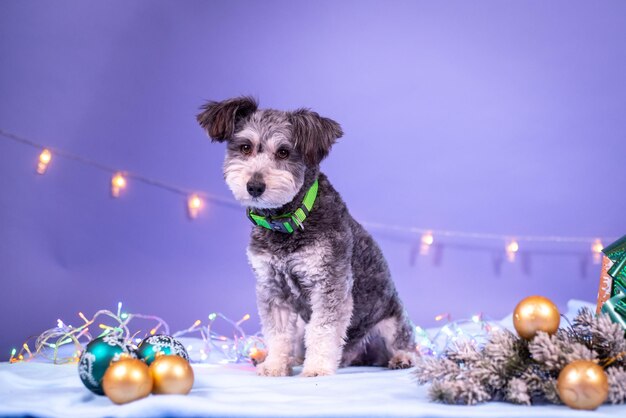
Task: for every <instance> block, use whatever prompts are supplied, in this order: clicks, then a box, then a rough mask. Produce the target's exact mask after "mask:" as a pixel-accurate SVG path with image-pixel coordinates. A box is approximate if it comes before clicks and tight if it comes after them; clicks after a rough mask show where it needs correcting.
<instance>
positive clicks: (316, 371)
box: [300, 367, 335, 377]
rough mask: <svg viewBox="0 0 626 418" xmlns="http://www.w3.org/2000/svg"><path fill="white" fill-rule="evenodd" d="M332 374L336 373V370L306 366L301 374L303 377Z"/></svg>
mask: <svg viewBox="0 0 626 418" xmlns="http://www.w3.org/2000/svg"><path fill="white" fill-rule="evenodd" d="M331 374H335V370H331V369H315V368H306V367H305V368H304V369H302V373H300V376H302V377H317V376H330V375H331Z"/></svg>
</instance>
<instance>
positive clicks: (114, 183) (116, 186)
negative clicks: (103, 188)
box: [111, 173, 126, 197]
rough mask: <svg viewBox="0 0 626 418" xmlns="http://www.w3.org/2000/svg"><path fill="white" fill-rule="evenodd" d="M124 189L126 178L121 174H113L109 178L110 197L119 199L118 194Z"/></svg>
mask: <svg viewBox="0 0 626 418" xmlns="http://www.w3.org/2000/svg"><path fill="white" fill-rule="evenodd" d="M125 188H126V178H125V177H124V175H123V174H122V173H115V174H114V175H113V177H111V195H112V196H113V197H120V192H121V191H122V190H123V189H125Z"/></svg>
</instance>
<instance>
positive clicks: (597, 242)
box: [0, 129, 615, 264]
mask: <svg viewBox="0 0 626 418" xmlns="http://www.w3.org/2000/svg"><path fill="white" fill-rule="evenodd" d="M0 138H3V139H5V140H10V141H13V142H17V143H20V144H23V145H27V146H30V147H32V148H35V149H37V150H39V152H40V154H39V157H38V161H37V166H36V172H37V173H39V174H45V173H46V171H47V170H48V166H49V164H50V163H51V161H52V160H53V156H59V157H62V158H65V159H68V160H73V161H76V162H78V163H80V164H83V165H87V166H90V167H94V168H96V169H98V170H101V171H104V172H107V173H109V174H110V175H111V195H112V196H113V197H116V198H119V197H122V195H123V194H124V191H125V189H126V188H127V185H128V182H129V181H130V180H133V181H138V182H141V183H144V184H147V185H150V186H153V187H157V188H159V189H162V190H165V191H168V192H170V193H174V194H176V195H179V196H182V197H184V199H185V202H186V205H185V206H186V209H187V216H188V218H189V219H192V220H193V219H195V218H197V217H198V216H199V214H200V212H201V211H202V210H203V209H204V208H205V207H206V206H207V202H212V203H217V204H221V205H224V206H227V207H231V208H236V209H237V210H240V209H241V206H240V205H239V204H238V203H237V202H235V201H234V200H232V199H229V198H225V197H221V196H217V195H214V194H211V193H209V192H206V191H193V190H188V189H185V188H182V187H179V186H176V185H172V184H169V183H166V182H163V181H160V180H157V179H153V178H150V177H147V176H144V175H141V174H137V173H132V172H129V171H127V170H119V169H117V168H114V167H111V166H108V165H106V164H103V163H101V162H99V161H96V160H93V159H90V158H87V157H84V156H81V155H78V154H74V153H71V152H68V151H65V150H61V149H58V148H52V147H49V146H45V145H43V144H41V143H39V142H37V141H33V140H31V139H29V138H25V137H22V136H19V135H15V134H13V133H11V132H7V131H5V130H3V129H0ZM362 223H363V225H364V226H366V227H367V228H370V229H372V230H377V231H383V232H402V233H410V234H414V235H418V236H419V237H420V238H419V254H420V255H422V256H426V255H428V253H429V252H430V248H431V247H432V246H433V245H434V244H435V243H436V242H437V241H438V240H439V239H441V238H454V239H468V240H477V241H497V242H501V243H504V245H503V247H502V251H503V252H504V253H505V255H506V259H507V260H508V261H510V262H514V261H515V260H516V255H517V254H518V253H519V252H521V251H523V248H524V246H525V245H526V244H527V243H531V242H535V243H555V244H586V245H587V251H590V253H591V255H592V260H593V263H594V264H598V263H599V262H600V260H601V252H602V249H603V242H611V241H613V240H615V238H614V237H597V236H596V237H582V236H581V237H567V236H557V235H548V236H539V235H522V236H516V237H514V238H512V237H511V235H502V234H491V233H482V232H465V231H455V230H437V229H431V228H419V227H412V226H409V227H407V226H402V225H392V224H383V223H376V222H362Z"/></svg>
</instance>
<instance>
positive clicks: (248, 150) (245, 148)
mask: <svg viewBox="0 0 626 418" xmlns="http://www.w3.org/2000/svg"><path fill="white" fill-rule="evenodd" d="M239 151H241V153H242V154H245V155H248V154H250V153H251V152H252V147H251V146H250V144H243V145H242V146H240V147H239Z"/></svg>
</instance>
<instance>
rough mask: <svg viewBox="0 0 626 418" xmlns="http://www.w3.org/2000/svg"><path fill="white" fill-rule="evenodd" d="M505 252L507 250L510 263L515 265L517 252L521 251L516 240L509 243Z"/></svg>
mask: <svg viewBox="0 0 626 418" xmlns="http://www.w3.org/2000/svg"><path fill="white" fill-rule="evenodd" d="M505 250H506V259H507V260H508V261H509V262H510V263H513V262H514V261H515V256H516V255H517V252H518V251H519V243H518V242H517V241H516V240H514V239H513V240H511V241H509V242H508V243H507V244H506V247H505Z"/></svg>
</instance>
